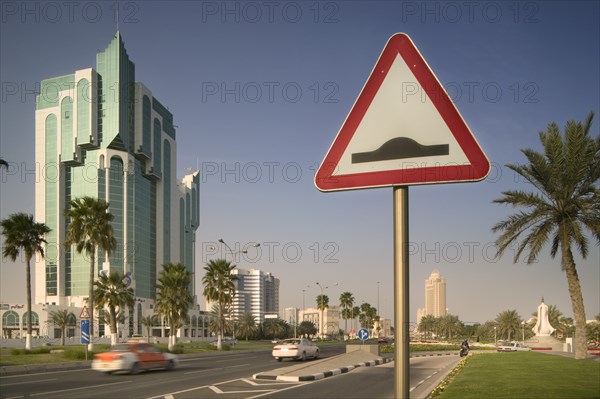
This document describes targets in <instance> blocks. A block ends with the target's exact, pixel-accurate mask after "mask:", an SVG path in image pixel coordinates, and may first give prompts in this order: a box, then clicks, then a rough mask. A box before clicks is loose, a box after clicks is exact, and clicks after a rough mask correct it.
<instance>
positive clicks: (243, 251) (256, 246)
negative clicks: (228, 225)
mask: <svg viewBox="0 0 600 399" xmlns="http://www.w3.org/2000/svg"><path fill="white" fill-rule="evenodd" d="M219 242H220V243H221V244H223V245H225V248H227V250H228V251H229V253H230V254H231V259H232V260H233V261H234V260H235V255H237V254H247V253H248V251H247V250H245V249H244V250H240V251H234V250H233V249H231V247H230V246H229V245H227V243H226V242H225V240H223V239H222V238H219ZM253 247H254V248H258V247H260V243H256V244H254V245H253ZM231 301H232V302H233V298H231ZM232 310H233V309H232ZM232 317H233V312H231V313H230V317H229V320H230V321H232V327H233V337H232V338H233V345H235V320H231V318H232Z"/></svg>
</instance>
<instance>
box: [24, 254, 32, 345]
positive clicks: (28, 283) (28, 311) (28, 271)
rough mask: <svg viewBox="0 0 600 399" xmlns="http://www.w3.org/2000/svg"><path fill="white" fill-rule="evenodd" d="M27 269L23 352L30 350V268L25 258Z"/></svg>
mask: <svg viewBox="0 0 600 399" xmlns="http://www.w3.org/2000/svg"><path fill="white" fill-rule="evenodd" d="M26 263H27V269H26V272H25V273H26V277H25V278H26V280H27V335H26V338H25V350H27V351H30V350H31V320H32V319H33V318H32V317H31V268H30V266H29V264H30V263H31V257H30V256H27V259H26Z"/></svg>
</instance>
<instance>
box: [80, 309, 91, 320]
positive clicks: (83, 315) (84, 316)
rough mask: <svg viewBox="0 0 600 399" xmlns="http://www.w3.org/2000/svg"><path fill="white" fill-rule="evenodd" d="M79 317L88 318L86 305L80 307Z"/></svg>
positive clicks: (88, 313)
mask: <svg viewBox="0 0 600 399" xmlns="http://www.w3.org/2000/svg"><path fill="white" fill-rule="evenodd" d="M79 318H80V319H89V318H90V312H88V308H87V306H84V307H83V309H81V313H80V314H79Z"/></svg>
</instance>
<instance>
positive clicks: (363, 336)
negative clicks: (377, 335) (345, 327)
mask: <svg viewBox="0 0 600 399" xmlns="http://www.w3.org/2000/svg"><path fill="white" fill-rule="evenodd" d="M358 338H359V339H360V340H361V341H366V340H368V339H369V330H367V329H366V328H361V329H360V330H358Z"/></svg>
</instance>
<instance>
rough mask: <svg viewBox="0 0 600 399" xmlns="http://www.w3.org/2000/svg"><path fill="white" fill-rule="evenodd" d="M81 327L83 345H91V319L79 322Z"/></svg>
mask: <svg viewBox="0 0 600 399" xmlns="http://www.w3.org/2000/svg"><path fill="white" fill-rule="evenodd" d="M79 326H80V327H81V343H82V344H89V343H90V320H89V319H82V320H79Z"/></svg>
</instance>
